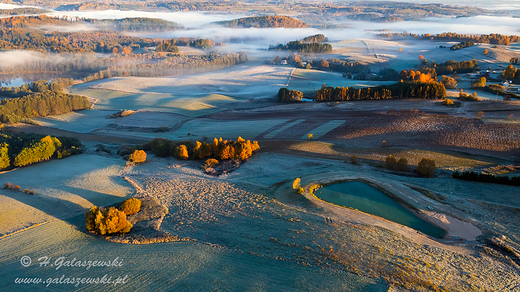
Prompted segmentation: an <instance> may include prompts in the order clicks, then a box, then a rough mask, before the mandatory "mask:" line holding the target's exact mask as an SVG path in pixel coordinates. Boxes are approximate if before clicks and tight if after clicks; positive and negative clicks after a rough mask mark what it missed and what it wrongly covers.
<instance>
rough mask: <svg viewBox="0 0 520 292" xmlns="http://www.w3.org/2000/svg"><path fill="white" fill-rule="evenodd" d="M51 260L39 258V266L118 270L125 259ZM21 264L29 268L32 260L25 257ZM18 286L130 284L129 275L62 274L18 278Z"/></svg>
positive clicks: (16, 280) (56, 268) (62, 268)
mask: <svg viewBox="0 0 520 292" xmlns="http://www.w3.org/2000/svg"><path fill="white" fill-rule="evenodd" d="M51 260H52V259H51V258H50V257H47V256H43V257H40V258H38V264H39V266H40V267H52V268H53V269H55V270H56V271H58V270H60V269H61V270H62V271H63V270H65V269H66V268H84V269H85V270H90V269H91V268H101V267H104V268H118V267H122V266H123V259H119V258H115V259H113V260H108V261H107V260H94V261H92V260H77V259H76V258H73V259H70V260H69V259H67V258H66V257H59V258H57V259H56V260H54V261H53V262H51ZM20 264H21V265H22V266H23V267H26V268H27V267H29V266H31V265H32V259H31V258H30V257H28V256H23V257H22V258H21V259H20ZM14 282H15V283H16V284H43V285H45V286H46V287H49V286H50V285H72V286H74V287H78V286H79V285H114V286H117V285H120V284H121V285H122V284H126V283H127V282H128V275H119V276H111V275H108V274H104V275H102V276H100V277H75V276H73V275H70V274H69V275H67V274H65V273H64V274H62V275H61V276H59V277H49V278H40V277H32V278H31V277H27V278H16V279H15V280H14Z"/></svg>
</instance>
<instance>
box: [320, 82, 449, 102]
mask: <svg viewBox="0 0 520 292" xmlns="http://www.w3.org/2000/svg"><path fill="white" fill-rule="evenodd" d="M445 97H446V88H445V87H444V85H443V84H442V83H438V82H429V83H421V82H398V83H395V84H392V85H382V86H377V87H369V88H360V89H356V88H353V87H336V88H334V87H325V88H322V89H319V90H318V91H316V94H315V96H314V99H315V100H316V101H349V100H382V99H403V98H417V99H442V98H445Z"/></svg>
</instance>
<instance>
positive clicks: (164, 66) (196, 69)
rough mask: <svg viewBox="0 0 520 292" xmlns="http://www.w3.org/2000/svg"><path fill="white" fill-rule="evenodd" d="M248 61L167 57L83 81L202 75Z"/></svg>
mask: <svg viewBox="0 0 520 292" xmlns="http://www.w3.org/2000/svg"><path fill="white" fill-rule="evenodd" d="M246 61H247V54H246V53H245V52H240V53H229V54H219V53H214V52H211V53H208V54H206V55H200V56H190V57H180V56H178V57H175V56H173V57H166V58H161V59H159V60H158V62H156V63H153V64H140V65H123V66H116V67H110V68H108V69H106V70H101V71H99V72H97V73H95V74H93V75H90V76H88V77H86V78H85V79H84V80H83V81H85V82H87V81H93V80H98V79H103V78H110V77H127V76H137V77H154V76H171V75H180V74H188V73H202V72H206V71H209V70H213V69H221V68H226V67H229V66H233V65H236V64H240V63H244V62H246Z"/></svg>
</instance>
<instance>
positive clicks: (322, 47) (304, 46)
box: [269, 41, 332, 53]
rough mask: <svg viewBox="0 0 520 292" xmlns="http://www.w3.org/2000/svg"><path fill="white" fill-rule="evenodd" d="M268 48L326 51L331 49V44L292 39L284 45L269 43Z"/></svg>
mask: <svg viewBox="0 0 520 292" xmlns="http://www.w3.org/2000/svg"><path fill="white" fill-rule="evenodd" d="M269 50H284V51H294V52H301V53H327V52H331V51H332V46H331V45H330V44H325V43H324V44H321V43H303V42H301V41H292V42H288V43H287V44H286V45H282V44H278V45H276V46H273V45H270V46H269Z"/></svg>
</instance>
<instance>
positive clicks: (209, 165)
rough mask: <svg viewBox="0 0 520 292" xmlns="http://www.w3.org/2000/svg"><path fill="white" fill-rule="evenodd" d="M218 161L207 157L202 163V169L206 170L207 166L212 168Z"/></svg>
mask: <svg viewBox="0 0 520 292" xmlns="http://www.w3.org/2000/svg"><path fill="white" fill-rule="evenodd" d="M218 163H219V161H218V160H216V159H215V158H208V159H207V160H206V161H205V162H204V164H203V165H202V169H203V170H207V169H208V168H213V167H214V166H215V165H218Z"/></svg>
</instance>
